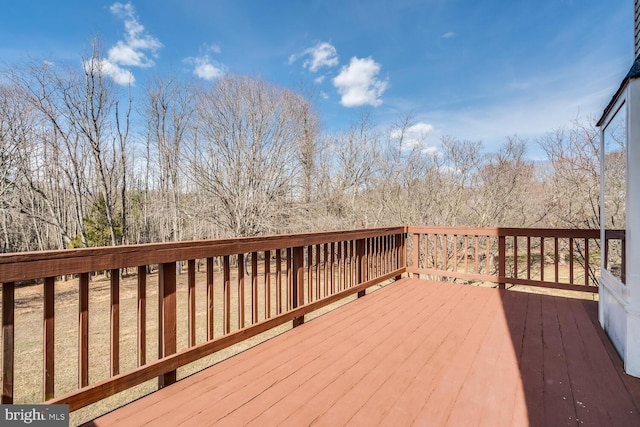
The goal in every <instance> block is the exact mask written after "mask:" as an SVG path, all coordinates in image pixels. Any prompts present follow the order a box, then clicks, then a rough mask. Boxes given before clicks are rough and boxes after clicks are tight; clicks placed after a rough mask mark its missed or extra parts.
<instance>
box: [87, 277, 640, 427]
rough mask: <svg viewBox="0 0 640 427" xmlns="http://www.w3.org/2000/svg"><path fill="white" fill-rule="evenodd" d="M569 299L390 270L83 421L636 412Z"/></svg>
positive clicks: (581, 418) (619, 418)
mask: <svg viewBox="0 0 640 427" xmlns="http://www.w3.org/2000/svg"><path fill="white" fill-rule="evenodd" d="M639 397H640V379H635V378H631V377H629V376H627V375H625V374H624V373H623V368H622V362H621V361H620V359H619V357H618V356H617V354H616V353H615V351H614V350H613V348H612V346H611V344H610V342H609V340H608V339H607V337H606V336H605V334H604V332H603V331H602V329H601V328H600V326H599V324H598V322H597V303H596V302H593V301H585V300H579V299H570V298H563V297H554V296H547V295H539V294H529V293H521V292H514V291H504V290H499V289H489V288H479V287H474V286H465V285H458V284H452V283H438V282H428V281H425V280H420V279H408V278H405V279H401V280H399V281H397V282H396V283H394V284H392V285H389V286H387V287H385V288H383V289H381V290H379V291H376V292H373V293H372V294H370V295H367V296H366V297H365V298H360V299H358V300H356V301H354V302H352V303H349V304H347V305H345V306H343V307H341V308H339V309H336V310H334V311H332V312H330V313H328V314H325V315H323V316H321V317H319V318H317V319H314V320H312V321H310V322H308V323H305V324H303V325H301V326H299V327H297V328H295V329H293V330H291V331H289V332H287V333H284V334H282V335H279V336H277V337H275V338H273V339H271V340H269V341H267V342H265V343H263V344H260V345H258V346H256V347H254V348H252V349H250V350H247V351H245V352H243V353H241V354H239V355H237V356H234V357H232V358H230V359H228V360H226V361H223V362H221V363H219V364H217V365H215V366H212V367H210V368H208V369H206V370H204V371H202V372H199V373H197V374H194V375H192V376H190V377H188V378H186V379H183V380H181V381H179V382H177V383H175V384H173V385H170V386H168V387H166V388H163V389H161V390H159V391H157V392H155V393H153V394H151V395H149V396H146V397H143V398H141V399H139V400H137V401H135V402H133V403H131V404H128V405H126V406H124V407H122V408H120V409H117V410H115V411H113V412H111V413H109V414H106V415H104V416H102V417H100V418H97V419H96V420H94V421H92V422H90V423H88V424H87V425H92V426H103V425H112V424H120V425H128V426H133V425H144V424H150V425H159V424H162V425H190V426H193V425H211V424H216V425H245V424H250V425H261V426H264V425H275V424H287V425H309V424H312V423H317V424H319V425H331V426H336V425H345V424H349V425H374V424H382V425H394V426H398V425H409V424H418V425H438V426H440V425H463V424H473V425H491V426H494V425H504V426H511V425H534V426H541V425H598V426H604V425H618V426H623V425H629V426H630V425H640V413H639V403H640V399H639Z"/></svg>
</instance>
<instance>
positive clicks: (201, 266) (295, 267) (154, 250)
mask: <svg viewBox="0 0 640 427" xmlns="http://www.w3.org/2000/svg"><path fill="white" fill-rule="evenodd" d="M405 237H406V227H395V228H381V229H371V230H356V231H341V232H330V233H312V234H294V235H286V236H270V237H257V238H242V239H228V240H210V241H192V242H180V243H167V244H149V245H135V246H119V247H106V248H90V249H76V250H67V251H47V252H34V253H19V254H7V255H0V282H1V283H2V403H13V402H14V379H15V378H14V376H15V354H16V342H15V334H14V332H15V325H16V322H20V320H21V319H20V318H17V317H16V315H15V313H16V307H17V306H19V305H20V304H21V302H20V301H18V300H16V298H15V297H16V289H18V288H20V286H26V285H24V284H25V283H26V282H28V283H31V284H32V285H31V286H35V285H33V284H34V283H36V284H40V286H43V292H42V294H41V296H38V298H41V307H43V320H44V322H43V328H42V334H43V340H42V372H43V377H44V378H43V390H42V401H46V402H47V403H64V404H68V405H69V406H70V409H71V411H74V410H76V409H78V408H81V407H84V406H86V405H89V404H91V403H94V402H97V401H99V400H101V399H104V398H106V397H108V396H111V395H113V394H115V393H118V392H120V391H123V390H127V389H129V388H131V387H133V386H136V385H138V384H141V383H143V382H145V381H148V380H151V379H154V378H158V386H159V387H164V386H166V385H168V384H171V383H173V382H175V381H176V370H177V369H178V368H180V367H182V366H184V365H186V364H188V363H191V362H194V361H196V360H198V359H201V358H202V357H204V356H207V355H210V354H212V353H214V352H216V351H219V350H221V349H223V348H226V347H229V346H230V345H232V344H235V343H238V342H241V341H243V340H246V339H247V338H250V337H252V336H255V335H257V334H260V333H262V332H265V331H267V330H270V329H272V328H274V327H276V326H278V325H282V324H284V323H286V322H290V321H293V325H294V326H297V325H299V324H300V323H302V322H303V321H304V316H305V314H307V313H309V312H311V311H314V310H317V309H319V308H321V307H323V306H326V305H328V304H330V303H332V302H335V301H337V300H339V299H343V298H345V297H347V296H349V295H352V294H355V293H357V294H358V296H363V295H364V292H365V290H366V288H368V287H370V286H372V285H375V284H378V283H381V282H383V281H385V280H389V279H392V278H394V277H398V276H399V275H400V274H402V273H403V272H404V271H405V270H406V263H405V254H406V248H405ZM183 269H186V274H185V273H184V272H182V271H181V270H183ZM201 270H203V271H201ZM156 271H157V274H156V273H155V272H156ZM96 272H106V273H107V275H108V282H106V283H108V288H107V290H106V291H105V292H108V300H109V301H108V311H109V313H108V319H109V320H108V322H105V323H107V324H104V325H97V326H98V327H102V328H105V329H108V333H107V331H103V333H104V335H105V339H106V337H107V336H108V340H109V342H110V346H109V355H108V357H109V374H108V375H107V378H105V379H102V380H100V381H91V379H92V375H93V374H92V372H91V370H90V363H89V361H90V358H92V359H93V358H95V357H97V356H99V355H95V354H92V353H91V352H90V338H91V336H93V335H94V331H93V330H91V333H90V319H91V318H92V316H97V315H98V314H102V313H96V312H95V311H93V312H92V311H91V310H90V309H89V307H90V302H92V300H90V298H89V295H90V293H92V292H94V291H95V290H94V289H93V285H94V280H95V279H94V274H95V273H96ZM185 276H186V277H185ZM62 277H66V278H67V279H68V278H69V277H73V279H72V280H75V281H76V282H73V283H77V289H75V290H73V292H74V293H75V295H76V296H74V298H77V301H78V304H77V307H78V309H77V325H74V327H76V326H77V378H78V381H77V387H76V389H75V390H73V391H71V392H66V393H64V394H63V395H59V394H60V393H57V392H56V389H57V381H56V378H55V372H56V365H57V364H59V363H70V362H69V361H67V360H63V361H60V360H57V359H56V345H57V344H56V343H57V341H56V333H58V331H60V328H61V327H62V328H68V327H70V325H67V324H62V325H61V324H60V323H56V321H57V320H58V318H57V317H56V316H57V313H56V301H57V298H58V296H59V295H58V293H57V288H58V286H59V285H60V284H61V283H62ZM155 277H157V282H156V281H155V280H154V281H152V280H150V279H151V278H155ZM177 278H180V280H177ZM185 279H186V280H185ZM132 280H133V281H134V285H133V286H134V290H133V292H135V301H136V306H135V308H134V310H135V313H134V317H133V319H134V320H133V322H135V323H136V324H137V325H136V326H135V327H133V333H134V335H135V341H134V345H133V348H121V342H122V341H123V340H124V339H125V337H123V334H122V330H123V324H122V323H121V297H120V295H121V292H122V291H123V289H124V287H123V286H124V285H123V283H124V282H125V281H127V282H130V281H132ZM152 282H155V283H152ZM179 282H182V283H183V284H184V285H185V286H186V289H185V287H184V286H183V287H182V289H179V287H180V286H179V285H180V283H179ZM184 282H186V283H184ZM202 282H204V283H202ZM196 289H201V291H200V294H198V295H197V293H196ZM203 289H204V290H203ZM180 292H182V293H186V299H184V302H185V304H184V305H186V307H185V306H184V305H182V306H180V307H178V297H177V294H179V293H180ZM151 295H157V301H158V302H157V303H158V311H157V314H158V317H157V319H158V321H157V326H156V327H155V328H153V332H155V333H156V336H153V337H150V336H148V334H149V331H150V329H151V328H150V327H149V325H148V324H147V323H148V322H147V320H148V319H147V316H148V313H149V310H150V307H148V303H150V302H151V301H149V299H150V296H151ZM197 298H205V300H206V304H204V305H203V304H202V301H201V300H197ZM198 301H199V302H200V305H201V306H203V307H205V311H206V314H205V315H204V317H205V318H206V319H205V320H204V322H200V323H198V321H197V320H198V319H200V317H199V316H198V315H199V314H201V313H198V312H197V309H196V307H197V305H198V304H197V302H198ZM181 313H183V314H181ZM183 316H185V317H186V318H187V324H188V325H187V328H186V335H187V336H186V337H181V336H179V335H178V329H179V328H178V324H179V323H180V322H182V321H183ZM197 325H200V326H199V327H198V326H197ZM91 326H92V327H93V326H96V325H95V321H94V322H93V324H92V325H91ZM203 328H204V329H205V331H203V330H202V329H203ZM198 336H203V338H202V339H201V340H198V339H197V338H198ZM149 339H154V340H157V343H158V354H157V358H155V357H149V356H150V354H149V351H148V347H149V346H148V344H149V343H148V340H149ZM179 341H180V342H185V341H186V348H184V349H181V350H179V349H178V342H179ZM30 350H32V349H30ZM125 352H126V353H127V354H129V353H130V352H134V353H136V357H135V361H134V363H135V366H134V367H133V368H132V369H123V365H122V363H121V356H122V355H123V354H125ZM151 359H155V360H151ZM29 368H30V369H34V368H35V369H37V367H34V366H31V367H29Z"/></svg>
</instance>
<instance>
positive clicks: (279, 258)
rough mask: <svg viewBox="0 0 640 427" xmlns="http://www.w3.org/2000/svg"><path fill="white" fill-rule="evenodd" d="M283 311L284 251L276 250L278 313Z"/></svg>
mask: <svg viewBox="0 0 640 427" xmlns="http://www.w3.org/2000/svg"><path fill="white" fill-rule="evenodd" d="M280 313H282V251H281V250H280V249H278V250H276V314H280Z"/></svg>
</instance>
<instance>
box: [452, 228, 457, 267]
mask: <svg viewBox="0 0 640 427" xmlns="http://www.w3.org/2000/svg"><path fill="white" fill-rule="evenodd" d="M453 271H458V235H457V234H454V235H453Z"/></svg>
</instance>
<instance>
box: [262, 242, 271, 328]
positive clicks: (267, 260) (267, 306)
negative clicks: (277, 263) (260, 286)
mask: <svg viewBox="0 0 640 427" xmlns="http://www.w3.org/2000/svg"><path fill="white" fill-rule="evenodd" d="M270 317H271V251H264V318H265V319H268V318H270Z"/></svg>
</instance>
